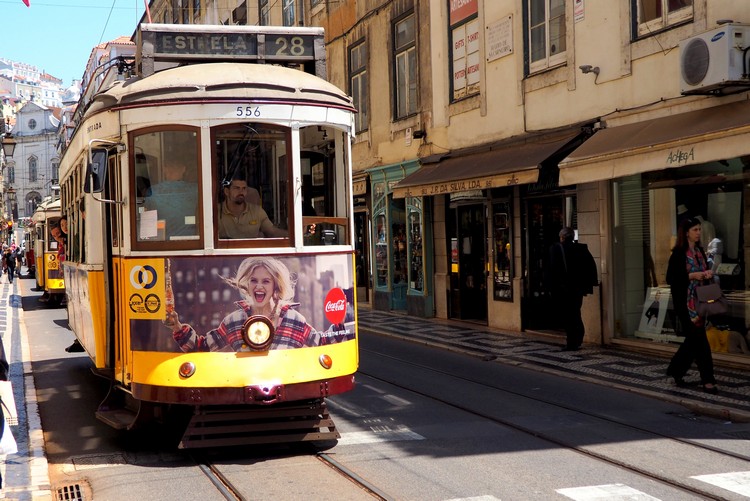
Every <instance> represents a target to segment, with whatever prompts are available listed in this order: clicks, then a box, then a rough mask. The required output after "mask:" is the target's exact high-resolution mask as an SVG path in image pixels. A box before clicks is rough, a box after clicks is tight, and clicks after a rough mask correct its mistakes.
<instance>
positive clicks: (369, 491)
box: [190, 452, 397, 501]
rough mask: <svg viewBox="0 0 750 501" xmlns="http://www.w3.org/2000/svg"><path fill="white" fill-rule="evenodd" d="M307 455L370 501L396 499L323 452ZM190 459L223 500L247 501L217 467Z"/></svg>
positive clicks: (196, 457) (199, 457) (193, 456)
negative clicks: (351, 485) (350, 484)
mask: <svg viewBox="0 0 750 501" xmlns="http://www.w3.org/2000/svg"><path fill="white" fill-rule="evenodd" d="M309 455H310V456H311V457H313V456H314V457H315V459H316V460H317V461H319V463H320V464H321V465H322V466H323V467H325V468H329V469H331V470H333V471H334V472H335V473H336V474H337V475H338V476H340V477H342V478H344V479H346V480H347V481H348V482H351V483H352V484H354V485H355V486H356V488H357V489H359V490H360V491H362V492H364V493H366V495H368V496H370V497H371V498H372V499H376V500H379V501H392V500H395V499H397V498H396V497H395V496H393V495H391V494H389V493H387V492H385V491H384V490H383V489H381V488H380V487H378V486H376V485H375V484H373V483H372V482H370V481H368V480H367V479H365V478H363V477H361V476H360V475H358V474H357V473H356V472H354V471H353V470H351V469H350V468H348V467H347V466H346V465H344V464H342V463H341V462H339V461H337V460H336V459H335V458H334V457H333V456H332V455H331V454H327V453H325V452H313V453H311V454H309ZM190 457H191V459H192V461H193V462H195V464H196V466H197V467H198V468H199V469H200V471H201V472H202V473H203V474H204V475H205V476H206V477H207V478H208V480H209V481H210V482H211V483H212V484H213V486H214V487H215V488H216V490H217V491H218V492H219V493H220V494H221V495H222V496H223V497H224V499H226V500H227V501H247V500H248V499H250V498H249V497H247V496H246V494H244V493H243V492H242V489H241V487H239V486H238V485H236V484H235V483H233V482H232V481H231V480H230V479H229V477H228V476H227V475H224V474H223V473H222V471H221V470H220V468H219V466H217V465H216V464H214V463H212V462H211V461H210V460H208V459H207V458H205V457H203V456H202V455H198V454H191V455H190Z"/></svg>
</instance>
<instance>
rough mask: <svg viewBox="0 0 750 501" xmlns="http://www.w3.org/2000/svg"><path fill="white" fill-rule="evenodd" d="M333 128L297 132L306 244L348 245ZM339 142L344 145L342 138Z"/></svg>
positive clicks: (345, 197)
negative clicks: (298, 135) (298, 136)
mask: <svg viewBox="0 0 750 501" xmlns="http://www.w3.org/2000/svg"><path fill="white" fill-rule="evenodd" d="M337 134H341V133H337V132H336V131H335V130H334V129H331V128H325V127H323V126H311V127H305V128H303V129H301V130H300V143H301V145H300V149H301V151H302V153H301V170H302V224H303V229H304V233H303V237H304V243H305V245H336V244H345V243H348V242H349V236H348V234H347V230H348V228H349V224H348V219H347V217H346V216H347V207H348V205H347V204H348V195H347V193H346V190H345V188H346V186H347V178H346V172H347V170H346V169H345V168H343V167H342V168H338V169H337V168H336V165H342V164H345V161H344V159H343V158H342V159H337V158H336V148H335V139H336V135H337ZM341 137H342V143H343V136H341Z"/></svg>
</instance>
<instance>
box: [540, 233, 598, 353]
mask: <svg viewBox="0 0 750 501" xmlns="http://www.w3.org/2000/svg"><path fill="white" fill-rule="evenodd" d="M573 236H574V232H573V229H572V228H569V227H565V228H563V229H562V230H560V233H559V237H560V242H558V243H555V244H554V245H552V247H550V251H549V267H548V274H547V284H548V288H549V289H550V292H552V298H553V299H554V301H555V302H556V303H557V305H558V307H559V311H560V314H561V315H562V317H563V318H562V321H563V325H564V326H565V336H566V341H567V342H566V344H565V347H564V348H563V350H562V351H577V350H580V349H581V344H582V343H583V336H584V334H585V332H586V331H585V327H584V325H583V319H582V318H581V306H582V305H583V296H586V295H588V294H592V293H593V292H594V286H595V285H598V273H597V271H596V263H595V262H594V257H593V256H592V255H591V252H589V249H588V247H587V246H586V244H580V243H578V242H574V241H573Z"/></svg>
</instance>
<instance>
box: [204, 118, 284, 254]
mask: <svg viewBox="0 0 750 501" xmlns="http://www.w3.org/2000/svg"><path fill="white" fill-rule="evenodd" d="M213 143H214V168H215V171H216V177H215V179H217V180H220V183H218V185H217V194H216V197H217V204H216V207H217V214H216V221H217V233H218V238H219V240H239V239H243V240H248V239H253V240H255V239H263V240H264V241H268V239H280V238H281V239H283V238H289V217H290V212H291V210H290V202H289V191H290V190H289V181H288V180H289V170H290V169H291V165H290V162H289V151H288V145H289V141H288V131H287V130H283V129H277V128H273V127H270V126H267V125H262V124H248V123H244V124H237V125H232V126H228V127H221V128H218V129H216V130H215V132H214V142H213Z"/></svg>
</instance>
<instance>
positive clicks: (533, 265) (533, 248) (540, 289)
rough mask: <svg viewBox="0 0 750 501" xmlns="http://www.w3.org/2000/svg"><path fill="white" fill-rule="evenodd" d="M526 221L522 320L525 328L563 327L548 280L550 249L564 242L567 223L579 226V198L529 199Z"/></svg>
mask: <svg viewBox="0 0 750 501" xmlns="http://www.w3.org/2000/svg"><path fill="white" fill-rule="evenodd" d="M524 211H525V214H524V215H523V222H524V225H525V226H526V228H525V229H524V232H523V233H524V235H526V236H527V248H526V252H525V254H524V258H525V260H526V262H525V263H524V269H525V270H527V272H526V273H525V283H524V287H525V289H526V290H525V293H524V298H523V301H522V311H521V315H522V323H523V328H524V329H525V330H551V331H558V330H563V325H562V321H561V316H560V315H559V312H558V311H557V308H556V305H555V303H554V302H553V300H552V297H551V296H550V294H549V291H548V290H547V286H546V284H545V283H544V276H545V271H546V270H545V267H546V266H548V257H549V249H550V247H551V246H552V245H553V244H555V243H556V242H559V241H560V237H559V233H560V230H561V229H562V228H563V226H566V225H568V226H572V227H573V228H575V227H576V223H575V197H572V196H568V197H566V196H563V195H555V196H551V197H543V198H532V199H527V200H526V203H525V204H524Z"/></svg>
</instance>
